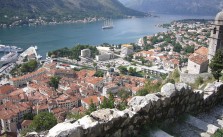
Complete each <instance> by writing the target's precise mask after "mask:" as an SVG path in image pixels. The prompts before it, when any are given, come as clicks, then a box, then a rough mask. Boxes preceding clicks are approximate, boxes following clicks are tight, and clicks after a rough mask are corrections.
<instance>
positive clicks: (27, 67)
mask: <svg viewBox="0 0 223 137" xmlns="http://www.w3.org/2000/svg"><path fill="white" fill-rule="evenodd" d="M37 66H38V63H37V61H36V60H30V61H29V62H27V63H24V64H23V65H22V66H21V72H23V73H28V72H33V71H34V70H35V69H36V68H37Z"/></svg>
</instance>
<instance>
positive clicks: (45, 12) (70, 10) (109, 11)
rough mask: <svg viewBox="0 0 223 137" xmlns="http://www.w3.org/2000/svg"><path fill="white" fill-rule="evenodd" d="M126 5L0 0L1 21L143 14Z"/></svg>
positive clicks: (98, 0)
mask: <svg viewBox="0 0 223 137" xmlns="http://www.w3.org/2000/svg"><path fill="white" fill-rule="evenodd" d="M143 15H144V14H143V13H142V12H138V11H135V10H132V9H129V8H126V7H124V6H123V5H122V4H121V3H120V2H119V1H118V0H0V23H6V24H7V23H10V22H13V21H16V20H26V19H28V18H29V19H36V18H39V17H41V18H44V19H45V20H48V21H52V20H58V21H63V20H69V19H83V18H85V17H108V18H110V17H112V18H115V17H124V16H143Z"/></svg>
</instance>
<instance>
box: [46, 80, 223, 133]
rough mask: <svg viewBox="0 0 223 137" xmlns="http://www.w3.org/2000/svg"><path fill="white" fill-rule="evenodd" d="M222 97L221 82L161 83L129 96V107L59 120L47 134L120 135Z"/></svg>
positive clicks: (196, 110) (209, 104)
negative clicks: (195, 86)
mask: <svg viewBox="0 0 223 137" xmlns="http://www.w3.org/2000/svg"><path fill="white" fill-rule="evenodd" d="M222 98H223V83H221V82H214V83H211V84H208V85H207V86H206V88H205V89H204V90H192V89H191V88H190V86H188V85H187V84H184V83H177V84H171V83H168V84H166V85H164V86H163V87H162V89H161V92H158V93H154V94H148V95H146V96H136V97H133V98H132V99H131V100H130V101H129V102H128V105H129V108H127V109H125V110H124V111H119V110H117V109H101V110H98V111H95V112H92V113H91V114H90V115H87V116H85V117H83V118H81V119H79V120H77V121H76V122H74V123H71V122H63V123H59V124H57V125H56V126H55V127H53V128H52V129H50V131H49V133H48V135H47V136H48V137H65V136H66V137H121V136H124V137H125V136H130V135H133V134H135V135H137V133H138V131H139V130H140V129H141V128H142V126H143V125H145V124H151V125H152V124H153V123H156V122H159V121H162V122H165V121H167V120H168V121H169V120H175V119H176V118H177V117H178V116H181V115H182V114H186V113H190V114H194V113H199V112H203V111H204V110H208V109H210V108H212V107H213V106H215V105H216V104H217V103H218V102H219V101H220V100H222Z"/></svg>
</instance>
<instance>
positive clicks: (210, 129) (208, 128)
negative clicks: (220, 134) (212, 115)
mask: <svg viewBox="0 0 223 137" xmlns="http://www.w3.org/2000/svg"><path fill="white" fill-rule="evenodd" d="M185 122H186V123H188V124H189V125H191V126H194V127H195V128H198V129H200V130H202V131H204V132H206V133H208V134H214V133H215V132H216V131H217V130H218V129H219V127H217V126H215V125H213V124H209V123H206V122H204V121H202V120H200V119H198V118H196V117H193V116H191V115H188V116H187V119H186V120H185Z"/></svg>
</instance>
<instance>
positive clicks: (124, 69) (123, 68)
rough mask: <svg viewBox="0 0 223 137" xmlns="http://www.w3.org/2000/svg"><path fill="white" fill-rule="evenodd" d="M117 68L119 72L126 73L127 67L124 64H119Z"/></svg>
mask: <svg viewBox="0 0 223 137" xmlns="http://www.w3.org/2000/svg"><path fill="white" fill-rule="evenodd" d="M118 69H119V71H120V73H121V74H126V73H127V72H128V70H127V68H126V67H124V66H119V67H118Z"/></svg>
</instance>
